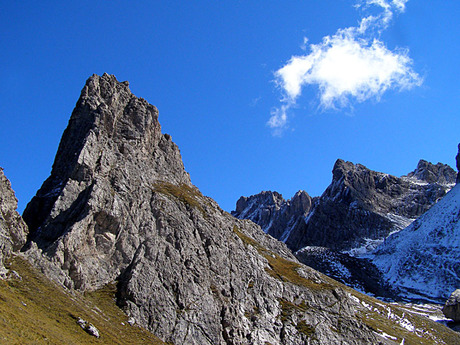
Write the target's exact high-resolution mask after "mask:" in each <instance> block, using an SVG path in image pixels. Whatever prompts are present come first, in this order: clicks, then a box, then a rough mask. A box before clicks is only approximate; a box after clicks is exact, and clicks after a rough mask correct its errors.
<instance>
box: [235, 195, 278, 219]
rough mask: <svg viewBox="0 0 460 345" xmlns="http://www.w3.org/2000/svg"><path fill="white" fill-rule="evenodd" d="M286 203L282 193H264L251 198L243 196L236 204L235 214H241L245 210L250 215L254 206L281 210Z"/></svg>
mask: <svg viewBox="0 0 460 345" xmlns="http://www.w3.org/2000/svg"><path fill="white" fill-rule="evenodd" d="M284 202H285V200H284V198H283V196H282V195H281V194H280V193H278V192H272V191H262V192H260V193H259V194H256V195H251V196H250V197H245V196H242V197H241V198H239V199H238V201H237V202H236V210H235V213H238V214H241V213H242V212H244V211H245V210H246V212H247V213H249V212H250V209H251V206H252V205H266V206H273V207H275V208H278V209H279V207H280V205H281V204H282V203H284Z"/></svg>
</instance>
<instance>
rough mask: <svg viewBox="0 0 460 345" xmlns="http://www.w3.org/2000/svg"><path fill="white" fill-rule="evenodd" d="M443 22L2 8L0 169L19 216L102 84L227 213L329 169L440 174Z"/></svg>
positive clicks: (401, 4)
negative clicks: (339, 165)
mask: <svg viewBox="0 0 460 345" xmlns="http://www.w3.org/2000/svg"><path fill="white" fill-rule="evenodd" d="M458 18H460V2H459V1H457V0H446V1H439V2H431V1H420V0H409V1H405V0H362V1H353V0H335V1H332V0H323V1H298V0H296V1H289V0H287V1H266V0H265V1H237V0H234V1H224V0H223V1H199V0H197V1H167V2H166V1H98V2H94V1H79V2H73V1H41V2H37V1H21V2H19V1H3V2H2V3H1V4H0V44H1V47H2V49H1V52H0V66H1V67H0V82H1V85H2V89H1V93H0V119H1V126H0V145H1V147H2V149H1V151H0V166H2V167H3V168H4V171H5V174H6V176H7V177H8V178H9V179H10V180H11V183H12V186H13V189H14V190H15V191H16V196H17V197H18V199H19V210H20V211H22V209H23V208H24V207H25V205H26V204H27V202H28V201H29V200H30V199H31V198H32V196H33V195H34V194H35V192H36V190H37V189H38V188H39V187H40V186H41V184H42V182H43V181H44V180H45V179H46V178H47V177H48V175H49V173H50V171H51V165H52V162H53V160H54V155H55V153H56V150H57V147H58V144H59V140H60V137H61V135H62V132H63V130H64V129H65V127H66V125H67V122H68V119H69V117H70V114H71V112H72V109H73V107H74V105H75V103H76V101H77V99H78V97H79V94H80V90H81V88H82V87H83V85H84V83H85V81H86V79H87V78H88V77H89V76H90V75H91V74H93V73H96V74H102V73H104V72H107V73H109V74H114V75H115V76H116V77H117V78H118V80H120V81H124V80H128V81H129V82H130V88H131V90H132V91H133V93H134V94H135V95H137V96H139V97H143V98H145V99H146V100H148V101H149V102H150V103H152V104H154V105H156V106H157V107H158V108H159V111H160V123H161V125H162V128H163V132H166V133H169V134H171V135H172V137H173V140H174V141H175V142H176V143H177V144H178V145H179V148H180V149H181V153H182V158H183V160H184V163H185V167H186V170H187V171H188V172H189V173H190V175H191V177H192V182H193V183H194V184H195V185H197V186H198V187H199V188H200V189H201V191H202V192H203V193H204V194H206V195H208V196H211V197H213V198H214V199H215V200H217V202H218V203H219V204H220V205H221V206H222V207H223V208H224V209H225V210H227V211H230V210H232V209H234V205H235V203H236V200H237V199H238V198H239V197H240V196H241V195H251V194H255V193H258V192H260V191H262V190H276V191H278V192H280V193H282V194H283V196H284V197H285V198H290V197H291V196H292V195H293V194H294V193H295V192H296V191H297V190H299V189H303V190H306V191H307V192H308V193H309V194H310V195H312V196H316V195H320V194H321V193H322V192H323V191H324V189H325V188H326V187H327V185H328V184H329V183H330V181H331V170H332V167H333V164H334V162H335V160H336V159H337V158H342V159H345V160H349V161H352V162H354V163H361V164H364V165H366V166H367V167H369V168H371V169H374V170H378V171H382V172H387V173H390V174H393V175H396V176H400V175H403V174H406V173H408V172H409V171H411V170H413V169H414V168H415V166H416V164H417V162H418V160H419V159H426V160H429V161H432V162H434V163H436V162H443V163H447V164H449V165H451V166H454V165H455V162H454V157H455V154H456V152H457V144H458V142H459V141H460V135H459V132H460V131H459V129H460V126H459V123H460V122H459V111H460V82H459V81H460V64H459V63H458V62H459V61H460V56H459V55H460V48H459V47H460V32H459V31H460V27H459V26H458ZM332 48H337V49H332ZM338 48H341V49H338ZM314 51H316V53H318V54H316V55H315V57H314V56H313V55H314V54H313V52H314ZM333 52H336V54H335V55H334V54H332V53H333ZM372 52H373V53H372ZM340 54H343V55H340ZM296 61H297V62H299V61H301V62H302V63H307V64H308V63H309V64H310V65H300V68H297V67H299V65H296V66H297V67H296V66H295V64H294V63H293V62H296ZM347 61H348V62H349V64H348V62H347ZM283 68H284V69H283ZM283 71H289V73H284V72H283ZM331 71H332V72H333V73H332V72H331ZM376 71H377V72H376ZM296 80H297V81H299V82H298V83H297V84H296ZM274 116H275V118H274ZM276 116H278V118H276ZM274 120H277V121H274Z"/></svg>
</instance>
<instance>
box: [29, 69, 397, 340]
mask: <svg viewBox="0 0 460 345" xmlns="http://www.w3.org/2000/svg"><path fill="white" fill-rule="evenodd" d="M300 199H302V198H301V197H300ZM299 207H303V206H299ZM24 219H25V220H26V221H27V223H28V224H29V226H30V228H31V233H30V237H29V243H28V249H27V251H26V253H25V255H26V256H27V257H28V258H29V259H30V260H31V261H32V262H33V263H34V264H35V265H36V266H38V267H40V268H41V269H42V271H44V272H45V273H46V274H47V275H48V276H49V277H51V278H53V279H54V280H55V281H57V282H59V283H61V284H63V285H65V286H67V287H69V288H74V289H80V290H93V289H98V288H100V287H102V286H103V285H105V284H107V283H110V282H117V299H118V303H119V305H120V306H121V307H123V308H124V310H125V311H126V312H127V313H128V314H130V316H131V317H132V318H134V319H135V320H136V323H137V324H138V325H140V326H143V327H146V328H148V329H149V330H151V331H153V332H154V333H155V334H157V335H158V336H160V337H161V338H162V339H163V340H165V341H172V342H174V343H176V344H192V345H193V344H200V345H204V344H268V343H271V344H302V343H312V344H338V343H345V342H346V343H347V344H369V343H379V342H380V341H382V342H384V343H391V341H387V340H385V338H382V337H380V336H379V335H378V334H376V333H375V332H374V331H373V330H372V329H371V328H370V327H368V326H367V325H368V323H369V322H370V321H368V319H367V318H364V317H363V318H360V317H358V316H359V315H361V314H359V313H361V312H363V313H364V311H363V310H364V309H365V306H364V305H363V304H362V303H360V299H359V298H358V297H356V296H354V295H353V294H356V295H358V294H357V293H356V292H353V291H348V290H346V289H345V288H344V287H343V286H341V285H339V284H338V283H336V282H334V281H332V280H331V279H329V278H327V277H325V276H323V275H321V274H320V273H318V272H316V271H314V270H313V269H311V268H308V267H306V266H303V265H301V264H300V263H299V262H298V261H297V260H296V259H295V257H294V256H293V255H292V254H291V252H290V251H289V250H288V248H287V247H286V246H285V245H284V244H282V243H280V242H278V241H276V240H275V239H273V238H272V237H270V236H268V235H266V234H265V233H264V232H263V231H262V230H261V229H260V227H259V226H257V225H256V224H254V223H252V222H250V221H242V220H238V219H235V218H234V217H232V216H231V215H230V214H228V213H226V212H224V211H223V210H221V209H220V208H219V206H218V205H217V204H216V203H215V201H213V200H212V199H210V198H207V197H205V196H203V195H202V194H201V193H200V192H199V190H198V189H197V188H196V187H194V186H193V185H192V184H191V182H190V178H189V176H188V174H187V173H186V172H185V170H184V168H183V164H182V160H181V157H180V152H179V150H178V148H177V146H176V145H175V144H174V143H173V142H172V140H171V137H170V136H169V135H166V134H161V128H160V124H159V122H158V111H157V110H156V108H155V107H153V106H152V105H150V104H148V103H147V102H146V101H145V100H143V99H140V98H137V97H135V96H134V95H133V94H132V93H131V92H130V91H129V88H128V84H127V83H126V82H124V83H120V82H118V81H117V80H116V78H115V77H114V76H110V75H107V74H104V75H103V76H96V75H94V76H92V77H91V78H90V79H89V80H88V81H87V83H86V85H85V87H84V88H83V91H82V93H81V96H80V99H79V101H78V102H77V105H76V108H75V110H74V111H73V114H72V117H71V119H70V121H69V124H68V127H67V129H66V130H65V132H64V135H63V137H62V140H61V143H60V145H59V149H58V152H57V155H56V160H55V163H54V165H53V169H52V172H51V176H50V177H49V178H48V179H47V180H46V181H45V182H44V184H43V186H42V187H41V189H40V190H39V191H38V192H37V195H36V196H35V197H34V198H33V199H32V200H31V202H30V203H29V205H28V206H27V208H26V210H25V211H24Z"/></svg>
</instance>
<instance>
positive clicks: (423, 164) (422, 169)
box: [403, 159, 456, 185]
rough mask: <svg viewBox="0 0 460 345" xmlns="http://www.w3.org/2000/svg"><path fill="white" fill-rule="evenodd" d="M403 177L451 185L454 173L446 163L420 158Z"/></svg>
mask: <svg viewBox="0 0 460 345" xmlns="http://www.w3.org/2000/svg"><path fill="white" fill-rule="evenodd" d="M403 177H409V178H416V179H418V180H419V181H421V182H422V183H439V184H443V185H452V184H454V183H455V177H456V173H455V171H454V170H453V169H452V168H451V167H450V166H448V165H447V164H443V163H437V164H432V163H430V162H427V161H426V160H423V159H421V160H420V161H419V162H418V164H417V168H416V169H415V170H414V171H412V172H410V173H409V174H407V176H403Z"/></svg>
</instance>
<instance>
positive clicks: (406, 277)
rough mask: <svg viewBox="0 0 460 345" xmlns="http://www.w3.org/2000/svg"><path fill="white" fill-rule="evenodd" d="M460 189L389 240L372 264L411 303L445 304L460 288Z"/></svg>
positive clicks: (379, 250)
mask: <svg viewBox="0 0 460 345" xmlns="http://www.w3.org/2000/svg"><path fill="white" fill-rule="evenodd" d="M459 220H460V185H456V186H455V187H454V188H453V189H452V190H451V191H450V192H448V193H447V194H446V196H445V197H444V198H442V199H441V200H440V201H439V202H438V203H436V204H435V205H433V206H432V207H431V209H430V210H428V211H427V212H426V213H425V214H423V215H422V216H420V217H419V218H418V219H417V220H416V221H414V222H413V223H412V224H411V225H409V226H408V227H407V228H405V229H403V230H401V231H399V232H398V233H395V234H393V235H391V236H389V237H388V238H387V239H386V241H385V242H384V243H383V244H382V245H381V246H379V247H377V249H376V250H375V251H374V252H373V254H372V261H373V263H374V264H375V265H376V266H377V267H378V268H379V269H380V270H381V271H382V273H383V275H384V278H385V280H386V281H387V282H388V283H389V284H390V285H392V286H393V287H395V288H397V289H398V290H399V291H400V292H401V295H402V296H405V297H407V298H409V299H416V298H420V299H425V300H438V301H444V300H445V299H446V298H448V297H449V295H450V293H451V292H452V291H453V290H455V289H457V288H459V287H460V265H459V259H460V222H459Z"/></svg>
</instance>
